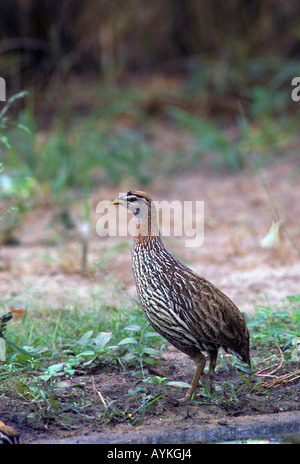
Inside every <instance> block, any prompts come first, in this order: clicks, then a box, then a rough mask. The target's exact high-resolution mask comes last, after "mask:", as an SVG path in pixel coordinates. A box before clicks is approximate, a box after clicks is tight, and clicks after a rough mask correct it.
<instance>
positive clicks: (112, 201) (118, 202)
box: [110, 197, 120, 205]
mask: <svg viewBox="0 0 300 464" xmlns="http://www.w3.org/2000/svg"><path fill="white" fill-rule="evenodd" d="M119 204H120V199H119V198H118V197H116V198H114V199H113V200H111V202H110V205H119Z"/></svg>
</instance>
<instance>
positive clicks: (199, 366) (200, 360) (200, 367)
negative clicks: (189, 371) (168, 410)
mask: <svg viewBox="0 0 300 464" xmlns="http://www.w3.org/2000/svg"><path fill="white" fill-rule="evenodd" d="M194 361H195V364H196V370H195V374H194V377H193V380H192V383H191V386H190V388H189V389H188V392H187V394H186V396H185V397H184V398H182V399H180V400H179V401H180V402H181V403H184V402H186V401H189V400H190V399H191V398H192V396H193V394H194V393H195V391H196V389H197V388H198V386H199V380H200V377H201V375H202V374H203V371H204V367H205V362H206V358H205V356H204V355H203V354H202V353H199V354H198V356H197V358H195V359H194Z"/></svg>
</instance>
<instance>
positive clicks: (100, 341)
mask: <svg viewBox="0 0 300 464" xmlns="http://www.w3.org/2000/svg"><path fill="white" fill-rule="evenodd" d="M111 337H112V333H111V332H99V333H98V334H97V335H96V337H95V344H96V345H97V348H99V350H101V351H102V350H103V348H104V347H105V345H107V343H108V342H109V340H110V339H111Z"/></svg>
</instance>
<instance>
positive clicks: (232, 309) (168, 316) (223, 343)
mask: <svg viewBox="0 0 300 464" xmlns="http://www.w3.org/2000/svg"><path fill="white" fill-rule="evenodd" d="M112 204H120V205H123V206H126V207H127V208H128V209H129V210H130V211H131V212H133V214H134V215H135V216H136V220H137V230H136V235H135V237H134V242H133V247H132V268H133V274H134V278H135V283H136V288H137V293H138V296H139V298H140V301H141V305H142V309H143V311H144V314H145V316H146V318H147V319H148V321H149V322H150V324H151V325H152V326H153V328H154V329H155V330H156V331H157V332H158V333H159V334H161V335H162V336H163V337H164V338H166V339H167V340H168V341H169V342H170V343H172V344H173V345H174V346H175V347H176V348H177V349H178V350H180V351H182V352H183V353H185V354H187V355H188V356H190V357H191V358H192V359H193V360H194V361H195V364H196V372H195V375H194V378H193V381H192V384H191V388H190V389H189V391H188V394H187V396H186V398H185V399H190V398H191V397H192V395H193V394H194V392H195V390H196V388H197V386H198V382H199V379H200V377H201V375H202V373H203V370H204V367H205V361H206V358H205V356H204V355H203V352H206V353H207V354H208V355H209V359H210V367H209V373H208V381H209V386H210V388H211V389H213V375H214V369H215V364H216V359H217V354H218V349H219V348H220V347H223V348H224V349H225V351H227V352H231V353H234V354H236V355H237V356H238V357H239V358H240V359H241V360H242V361H244V362H245V363H247V364H248V365H249V366H250V354H249V333H248V329H247V326H246V323H245V320H244V318H243V316H242V314H241V313H240V311H239V310H238V308H237V307H236V306H235V304H234V303H233V302H232V301H231V300H230V299H229V298H228V297H227V296H226V295H224V293H222V292H221V291H220V290H219V289H218V288H216V287H215V286H214V285H213V284H211V283H210V282H208V281H207V280H206V279H204V278H203V277H200V276H198V275H197V274H196V273H194V272H193V271H192V270H191V269H189V268H188V267H187V266H185V265H184V264H182V263H181V262H180V261H178V260H177V259H176V258H175V257H174V256H172V254H171V253H169V252H168V251H167V250H166V248H165V247H164V244H163V242H162V240H161V237H160V233H159V229H158V222H157V217H156V211H155V207H154V205H153V203H152V200H151V198H150V197H149V196H148V195H147V194H145V193H144V192H140V191H131V192H128V193H127V194H125V195H122V196H120V197H119V198H116V199H115V200H113V201H112Z"/></svg>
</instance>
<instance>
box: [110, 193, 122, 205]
mask: <svg viewBox="0 0 300 464" xmlns="http://www.w3.org/2000/svg"><path fill="white" fill-rule="evenodd" d="M124 197H125V195H120V196H119V197H116V198H114V199H113V200H112V201H111V202H110V204H111V205H122V206H126V200H124Z"/></svg>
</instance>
